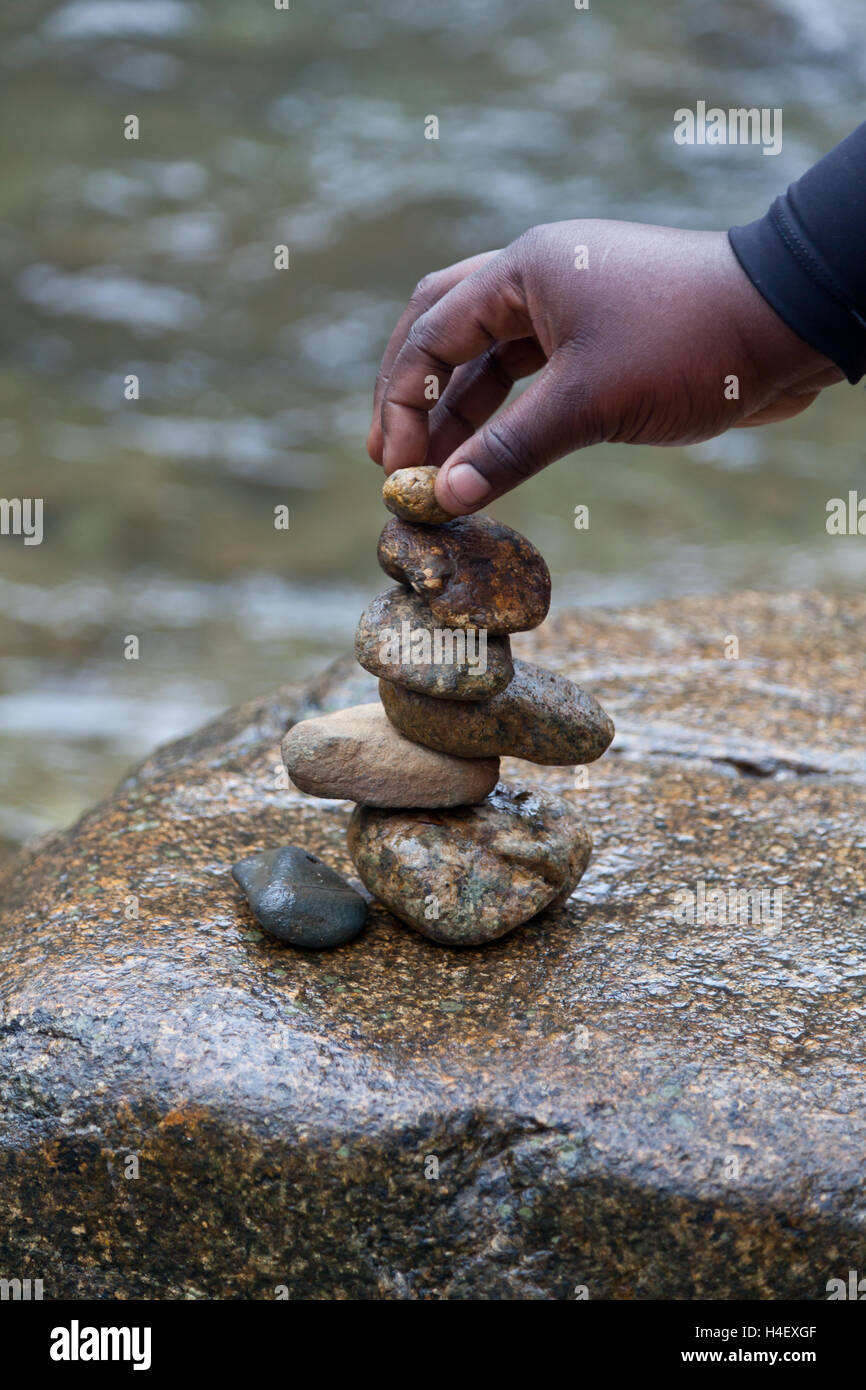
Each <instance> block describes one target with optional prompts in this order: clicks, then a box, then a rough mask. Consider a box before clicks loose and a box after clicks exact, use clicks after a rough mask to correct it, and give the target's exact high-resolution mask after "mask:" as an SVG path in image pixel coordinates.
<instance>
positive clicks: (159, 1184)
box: [0, 594, 866, 1299]
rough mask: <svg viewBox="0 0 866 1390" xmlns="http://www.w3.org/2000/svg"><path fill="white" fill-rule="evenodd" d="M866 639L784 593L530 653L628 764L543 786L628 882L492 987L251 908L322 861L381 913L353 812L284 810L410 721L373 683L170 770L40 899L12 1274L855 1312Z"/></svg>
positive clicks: (26, 1008) (571, 630)
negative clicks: (318, 751)
mask: <svg viewBox="0 0 866 1390" xmlns="http://www.w3.org/2000/svg"><path fill="white" fill-rule="evenodd" d="M730 633H736V634H737V636H738V638H739V644H740V659H739V660H737V661H726V660H724V659H723V652H724V642H725V638H726V636H727V635H728V634H730ZM864 634H866V599H862V598H850V599H845V600H838V601H833V600H830V599H828V598H822V597H817V596H811V597H804V598H794V597H786V596H777V597H771V598H766V597H759V596H756V595H749V594H745V595H739V596H737V595H729V596H726V597H724V598H720V599H700V600H694V601H690V602H677V603H664V604H660V605H658V606H654V607H650V608H643V609H635V610H627V611H621V612H618V613H602V612H594V613H587V614H584V615H583V616H582V617H576V616H574V615H564V616H562V617H560V618H553V619H549V620H548V622H547V623H545V625H544V626H543V627H542V628H540V629H539V630H538V631H537V632H536V633H534V634H532V636H531V637H527V638H523V637H521V638H517V639H515V645H516V646H517V645H518V644H520V654H521V655H523V656H526V657H529V658H530V659H533V660H537V661H540V662H542V663H543V664H545V665H550V666H553V667H554V668H555V669H556V670H557V671H559V672H560V673H561V674H563V675H566V676H569V677H572V678H574V679H575V680H577V681H579V682H580V683H581V684H582V685H585V686H586V687H587V688H588V689H589V690H591V691H593V692H594V693H596V694H597V695H598V696H599V697H600V698H601V699H603V700H604V702H605V705H606V706H608V707H609V708H610V710H611V713H612V714H613V715H614V717H615V719H616V722H617V726H618V737H617V740H616V743H615V744H614V746H613V748H612V749H611V751H610V753H609V754H608V755H607V756H606V757H605V758H603V759H602V760H601V762H599V763H597V764H594V765H593V766H591V767H590V768H589V773H588V775H589V785H588V787H587V788H586V789H584V790H575V789H574V779H573V776H572V774H570V773H568V772H565V771H562V770H558V769H553V770H544V769H541V768H528V767H525V766H523V765H521V766H520V767H519V768H517V767H515V765H514V764H512V765H511V766H510V768H509V767H508V766H506V767H505V768H504V770H503V771H504V775H505V777H506V779H507V780H510V781H515V780H516V781H520V782H523V783H525V784H527V785H530V786H532V787H545V788H547V789H549V790H552V791H554V792H556V793H558V794H559V795H563V796H566V797H569V798H571V799H572V800H573V802H574V804H575V806H577V807H578V808H579V809H580V811H581V813H582V814H583V815H584V816H585V818H586V821H587V823H588V824H589V826H590V827H591V830H592V835H593V840H594V850H593V857H592V860H591V861H590V864H589V868H588V869H587V872H586V874H585V875H584V877H583V879H582V880H581V882H580V884H579V886H578V888H577V890H576V892H575V894H574V895H573V897H572V898H571V899H570V901H569V902H568V904H567V906H565V907H563V908H559V909H553V910H549V911H548V912H547V913H546V914H545V916H544V919H543V920H540V921H539V922H538V924H537V925H534V926H533V927H531V928H526V929H524V930H521V931H518V932H514V933H512V934H511V935H510V936H507V937H505V938H503V940H501V941H497V942H494V943H493V944H492V945H490V946H488V947H485V948H484V949H483V950H479V951H471V952H465V951H464V952H458V951H448V950H443V949H442V947H441V946H438V945H435V944H434V943H432V942H429V941H426V940H425V939H424V937H422V936H420V935H419V934H417V933H415V932H411V931H407V930H406V929H405V928H404V927H403V926H401V925H400V924H399V923H397V922H395V921H394V919H393V918H392V917H391V916H390V915H389V914H388V913H387V912H386V911H384V910H383V909H381V908H379V907H377V906H375V905H374V906H373V907H372V909H371V913H370V918H369V922H368V925H367V927H366V929H365V930H364V932H363V934H362V935H361V936H360V937H358V939H357V940H356V941H354V942H352V943H351V944H350V945H348V946H343V947H340V948H339V949H338V950H336V951H331V952H327V953H311V952H302V951H296V950H294V949H293V948H292V947H290V946H281V945H279V944H278V943H276V942H272V941H270V940H267V939H266V938H265V937H264V935H263V934H262V933H261V932H260V931H259V930H258V929H257V927H256V925H255V922H254V921H253V918H252V916H251V915H250V913H249V910H248V908H247V906H246V903H245V902H244V900H243V897H242V895H241V893H240V891H239V889H238V888H237V886H236V885H235V883H234V882H233V880H232V878H231V874H230V867H231V865H232V864H233V863H234V862H235V860H237V859H239V858H241V857H243V856H244V855H246V854H253V853H256V852H257V851H260V850H262V849H264V848H266V847H268V846H269V845H274V844H283V843H286V842H289V841H291V842H293V843H296V844H302V845H306V846H307V847H308V848H310V849H311V850H312V851H313V853H315V854H318V855H319V856H320V857H321V858H322V859H323V860H324V861H325V862H326V863H329V864H331V865H333V867H334V868H336V869H337V870H338V871H339V872H340V873H343V874H344V875H346V876H347V877H349V878H350V880H351V881H353V882H355V885H356V886H357V880H354V879H353V878H352V874H353V871H352V866H351V864H350V861H349V857H348V850H347V848H346V834H345V832H346V823H347V820H348V814H349V813H348V808H347V807H343V806H339V805H336V804H334V803H331V804H329V803H327V802H318V801H314V800H312V799H311V798H309V797H307V796H303V795H301V794H300V793H298V794H297V795H292V794H291V793H290V794H287V793H286V792H284V791H280V790H278V789H277V788H276V787H275V779H274V765H275V764H279V743H280V739H281V737H282V735H283V733H284V732H285V729H286V726H287V725H288V724H289V723H290V722H291V721H292V720H294V719H299V718H302V717H306V716H309V715H310V714H312V713H317V712H320V711H321V710H323V709H327V708H335V707H337V706H339V705H351V704H357V703H359V702H361V701H362V700H365V699H366V700H369V699H371V698H373V693H374V689H375V687H374V685H373V682H372V681H371V680H370V678H369V677H365V676H364V675H363V674H362V673H360V672H357V674H353V667H352V664H351V663H348V664H347V666H346V668H345V670H346V672H347V675H346V678H345V679H343V678H341V676H340V674H339V673H338V674H336V675H335V674H329V675H328V676H327V677H326V678H323V679H322V680H321V681H320V682H319V683H318V684H317V685H315V686H313V687H311V688H309V689H307V690H306V691H299V690H292V689H288V690H282V691H278V692H277V693H275V694H274V695H271V696H269V697H267V698H264V699H259V700H256V701H254V702H253V703H251V704H249V705H247V706H245V707H243V708H241V709H237V710H234V711H233V712H231V713H230V714H228V715H226V716H225V717H224V718H222V719H219V720H217V721H216V722H215V723H213V724H210V725H208V726H207V727H206V728H205V729H203V730H201V731H200V732H199V733H197V734H196V735H194V736H193V737H192V738H189V739H185V740H183V741H182V742H181V743H178V744H175V745H173V746H172V747H169V748H166V749H164V750H162V751H161V752H159V753H157V754H156V755H154V756H153V757H152V758H150V759H149V760H148V761H147V762H146V763H144V765H143V766H142V767H141V768H139V770H138V771H137V772H136V774H135V775H134V776H133V777H131V778H130V779H129V781H128V782H126V783H125V785H124V786H122V787H121V788H120V789H119V790H118V792H117V793H116V794H115V795H114V796H112V797H110V798H109V799H108V800H107V801H106V802H105V803H104V804H103V805H101V806H98V807H96V808H95V809H94V810H92V811H90V812H89V813H88V814H87V815H85V816H84V817H83V818H82V820H81V821H80V822H79V823H78V825H77V826H75V827H74V828H73V829H72V830H70V831H68V832H66V833H64V834H60V835H55V836H53V837H52V838H50V839H47V840H43V841H42V842H41V843H40V844H38V845H36V846H34V847H33V849H32V850H31V851H30V852H29V853H27V854H25V855H23V856H22V857H20V858H19V859H17V860H16V861H15V862H14V863H13V864H12V865H11V866H10V867H9V868H8V870H7V872H6V874H5V877H4V879H3V883H2V893H0V914H2V915H0V1000H2V1015H0V1019H2V1022H0V1207H2V1211H0V1216H2V1219H0V1271H2V1273H3V1274H4V1276H10V1275H13V1274H18V1275H20V1276H21V1277H26V1276H28V1275H31V1276H34V1277H39V1276H42V1277H44V1279H45V1296H46V1298H57V1297H62V1296H68V1297H82V1296H96V1297H100V1296H102V1297H109V1298H115V1297H118V1298H120V1297H122V1298H136V1297H144V1298H183V1297H190V1298H197V1297H202V1296H210V1297H215V1298H271V1297H272V1296H273V1292H274V1289H275V1288H276V1287H277V1286H278V1285H280V1284H286V1285H287V1286H288V1288H289V1291H290V1293H291V1294H292V1296H293V1297H297V1298H302V1297H313V1298H384V1299H417V1298H432V1299H470V1298H481V1299H491V1298H494V1299H497V1298H507V1299H512V1298H515V1299H569V1298H572V1297H573V1296H574V1290H575V1286H576V1285H577V1284H585V1285H586V1286H587V1287H588V1289H589V1293H590V1296H591V1298H617V1299H629V1298H639V1299H662V1298H699V1299H704V1298H713V1297H720V1298H732V1297H743V1298H758V1299H761V1298H764V1299H766V1298H780V1297H783V1296H787V1297H792V1298H798V1299H816V1298H824V1297H825V1296H826V1294H825V1285H826V1282H827V1280H828V1278H831V1277H834V1276H837V1275H840V1276H842V1277H847V1271H848V1270H849V1269H859V1270H860V1271H861V1273H863V1272H864V1271H866V1228H864V1186H863V1184H864V1178H863V1171H864V1157H863V1156H864V1152H866V1030H864V1026H863V1019H864V1010H866V998H864V992H866V965H864V960H866V943H864V927H863V921H864V890H866V871H864V859H866V855H864V849H866V830H864V804H866V735H864V728H866V719H864V715H866V710H864V683H863V669H864V649H866V643H864ZM700 879H704V880H706V882H707V884H708V885H710V884H713V885H716V886H718V887H722V888H728V887H731V886H739V887H741V888H749V887H758V888H760V887H761V886H762V885H764V886H769V885H779V886H781V887H783V888H784V891H785V909H784V914H783V916H784V920H783V924H782V927H781V929H780V930H777V931H773V930H767V929H766V928H765V927H762V926H761V925H760V924H752V923H748V922H746V923H737V922H736V921H734V922H733V923H730V922H723V923H719V924H713V923H699V924H694V925H691V924H683V923H682V922H681V921H678V920H677V916H676V906H675V903H676V899H675V895H676V894H677V893H678V892H679V891H681V890H684V889H685V890H687V889H693V888H694V886H695V884H696V882H697V881H698V880H700ZM131 897H134V898H135V899H136V900H137V904H138V918H137V919H134V918H131V917H129V916H128V915H127V913H128V912H129V911H130V909H131V904H130V898H131ZM130 1153H134V1154H137V1155H138V1158H139V1168H140V1177H139V1178H138V1179H136V1180H127V1179H125V1178H124V1175H123V1174H124V1160H125V1157H126V1156H127V1155H128V1154H130ZM428 1155H435V1156H437V1157H438V1160H439V1178H438V1180H436V1181H433V1180H430V1179H428V1178H426V1177H425V1159H426V1157H427V1156H428ZM731 1158H736V1160H737V1162H738V1165H739V1176H738V1177H736V1178H734V1177H732V1176H731V1173H732V1171H734V1169H733V1165H732V1164H731V1162H730V1160H731Z"/></svg>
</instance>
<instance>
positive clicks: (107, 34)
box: [42, 0, 200, 40]
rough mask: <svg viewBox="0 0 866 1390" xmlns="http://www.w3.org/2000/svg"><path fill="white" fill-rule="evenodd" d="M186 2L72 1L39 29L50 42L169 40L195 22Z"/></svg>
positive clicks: (194, 9)
mask: <svg viewBox="0 0 866 1390" xmlns="http://www.w3.org/2000/svg"><path fill="white" fill-rule="evenodd" d="M199 17H200V11H199V9H198V6H196V5H190V4H188V3H185V0H147V3H146V4H145V3H144V2H143V0H73V3H72V4H70V5H65V6H64V7H63V8H62V9H60V10H58V11H57V12H56V13H55V14H53V15H51V16H49V18H48V19H46V21H45V23H44V24H43V25H42V33H43V34H44V35H46V37H47V38H49V39H59V40H69V39H115V38H131V37H145V38H170V37H171V36H172V35H175V34H185V33H187V32H188V30H190V29H192V28H193V27H194V26H195V24H196V23H197V22H198V20H199Z"/></svg>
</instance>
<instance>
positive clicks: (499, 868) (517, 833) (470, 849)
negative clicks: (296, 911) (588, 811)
mask: <svg viewBox="0 0 866 1390" xmlns="http://www.w3.org/2000/svg"><path fill="white" fill-rule="evenodd" d="M349 850H350V853H351V855H352V859H353V861H354V864H355V867H356V869H357V870H358V873H359V874H360V875H361V879H362V881H363V882H364V884H365V886H366V887H367V888H368V889H369V890H370V892H371V893H372V894H373V895H374V897H376V898H377V899H378V900H379V902H382V903H384V904H385V906H386V907H388V908H390V910H391V911H392V912H393V913H395V914H396V916H397V917H399V918H400V920H401V921H402V922H406V923H407V924H408V925H409V926H410V927H414V928H415V930H416V931H419V932H421V933H422V934H423V935H424V936H428V937H429V938H430V940H431V941H439V942H442V943H443V944H444V945H446V946H479V945H481V944H482V943H485V942H488V941H495V940H496V939H497V938H498V937H501V936H505V935H506V933H507V932H510V931H513V930H514V928H515V927H519V926H520V925H521V924H522V923H524V922H526V921H528V920H529V918H531V917H534V916H535V914H536V913H538V912H540V911H541V910H542V909H543V908H545V907H548V906H549V905H550V904H551V903H552V902H553V900H554V898H560V897H561V898H562V899H563V900H564V899H565V898H567V897H568V896H569V894H570V893H571V892H572V890H573V889H574V888H575V887H576V885H577V883H578V881H579V879H580V877H581V875H582V873H583V872H584V870H585V868H586V866H587V864H588V863H589V856H590V852H591V850H592V840H591V839H590V836H589V831H588V830H587V828H586V826H585V825H584V823H583V820H582V819H581V816H580V814H579V812H578V811H577V810H576V808H575V807H574V806H573V805H572V804H571V803H570V802H568V801H566V800H565V799H564V798H563V797H560V796H551V795H550V793H549V792H538V791H529V790H526V789H524V790H520V789H518V788H517V787H506V786H505V785H504V784H500V786H499V787H497V789H496V791H495V792H493V793H492V795H491V796H489V797H488V799H487V800H486V801H485V802H484V803H483V805H481V806H462V807H459V808H458V809H456V810H452V811H430V810H426V809H425V810H415V811H377V810H374V809H373V808H372V807H368V806H357V807H356V808H355V811H354V812H353V815H352V819H351V821H350V822H349Z"/></svg>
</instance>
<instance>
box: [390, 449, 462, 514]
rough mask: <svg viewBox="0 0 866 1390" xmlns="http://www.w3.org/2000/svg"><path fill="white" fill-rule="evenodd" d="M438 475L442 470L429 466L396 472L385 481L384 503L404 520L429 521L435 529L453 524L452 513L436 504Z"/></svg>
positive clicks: (400, 469) (402, 469)
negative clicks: (448, 523)
mask: <svg viewBox="0 0 866 1390" xmlns="http://www.w3.org/2000/svg"><path fill="white" fill-rule="evenodd" d="M438 472H439V469H438V468H431V467H428V466H427V465H426V464H425V465H422V466H421V467H420V468H398V470H397V472H396V473H392V474H391V476H390V477H389V478H386V479H385V484H384V486H383V488H382V501H383V502H384V503H385V506H386V507H387V508H388V511H389V512H393V513H394V515H395V516H399V517H401V518H402V519H403V521H420V522H426V523H427V525H432V526H438V525H441V523H442V522H443V521H451V520H452V519H453V518H452V516H451V513H450V512H446V511H445V509H444V508H443V507H440V506H439V503H438V502H437V501H436V475H437V473H438Z"/></svg>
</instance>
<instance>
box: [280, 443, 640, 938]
mask: <svg viewBox="0 0 866 1390" xmlns="http://www.w3.org/2000/svg"><path fill="white" fill-rule="evenodd" d="M435 477H436V469H435V468H428V467H423V468H407V469H402V470H400V471H399V472H397V473H394V474H392V476H391V477H390V478H389V479H388V480H387V482H386V483H385V487H384V493H383V496H384V501H385V504H386V506H387V507H388V508H389V510H390V511H391V512H393V513H394V517H393V519H392V520H390V521H389V522H388V523H387V525H386V526H385V528H384V530H383V531H382V534H381V537H380V539H379V551H378V555H379V563H380V564H381V566H382V568H383V570H384V571H385V573H386V574H388V575H389V576H390V577H391V578H392V579H394V580H396V581H397V582H396V584H395V586H394V587H393V588H390V589H386V591H385V592H384V593H382V594H380V595H379V596H378V597H377V598H375V599H374V600H373V601H372V603H371V604H370V605H369V607H368V608H367V610H366V612H364V613H363V614H362V616H361V620H360V623H359V625H358V631H357V636H356V641H355V652H356V655H357V658H358V661H359V662H360V664H361V665H362V666H363V667H364V668H365V669H366V670H368V671H371V672H372V673H373V674H374V675H376V676H378V677H379V695H380V702H377V703H375V704H369V705H359V706H356V707H355V708H353V709H346V710H340V711H338V712H336V713H332V714H325V715H322V716H319V717H317V718H314V719H307V720H304V721H303V722H302V723H299V724H296V725H295V726H294V727H293V728H292V729H291V730H290V731H289V733H288V734H287V735H286V738H285V740H284V742H283V758H284V761H285V764H286V767H287V768H288V771H289V774H290V776H291V778H292V781H293V782H294V784H295V786H297V787H299V788H300V789H301V790H302V791H305V792H309V793H310V794H311V795H313V796H320V797H327V798H338V799H341V800H350V801H354V802H356V803H357V805H356V807H355V810H354V812H353V815H352V818H351V821H350V824H349V831H348V837H349V849H350V852H351V855H352V858H353V860H354V862H355V866H356V868H357V871H358V874H359V875H360V877H361V880H362V882H363V883H364V885H365V886H366V888H367V889H368V890H369V892H370V893H371V894H372V895H373V896H374V897H375V898H377V899H378V900H379V901H380V902H382V903H384V904H385V905H386V906H387V907H388V908H389V909H390V911H391V912H392V913H394V915H395V916H396V917H398V918H399V919H400V920H401V921H403V922H405V923H406V924H407V925H408V926H410V927H413V928H415V930H416V931H419V932H422V933H423V934H424V935H425V936H427V937H430V938H431V939H432V940H434V941H439V942H443V943H445V944H447V945H452V946H471V945H478V944H480V943H482V942H485V941H491V940H493V939H495V938H496V937H500V936H503V935H505V933H506V932H509V931H511V930H513V928H515V927H517V926H519V925H520V924H521V923H522V922H525V921H527V920H528V919H529V918H530V917H534V916H535V914H536V913H538V912H540V911H541V910H542V909H544V908H546V907H550V906H551V905H554V904H557V903H560V902H563V901H565V899H566V898H568V897H569V896H570V894H571V893H572V892H573V890H574V888H575V885H576V884H577V882H578V880H579V879H580V877H581V875H582V874H583V872H584V870H585V868H586V865H587V863H588V861H589V856H590V850H591V840H590V836H589V833H588V831H587V829H586V827H585V825H584V823H583V820H582V818H581V817H580V816H579V815H578V813H577V812H576V810H575V809H574V807H573V806H572V804H571V803H570V802H569V801H567V800H565V799H563V798H560V797H556V796H552V795H550V794H548V793H544V792H541V791H528V790H521V789H519V788H515V787H510V786H506V785H504V784H503V783H501V782H500V781H499V759H500V757H504V756H510V757H515V758H525V759H527V760H528V761H530V762H535V763H545V764H553V765H565V766H574V765H575V764H578V763H588V762H592V761H593V760H594V759H595V758H598V757H600V756H601V754H602V753H603V752H604V751H605V749H606V748H607V746H608V744H609V743H610V741H611V739H612V738H613V732H614V730H613V724H612V722H611V720H610V719H609V717H608V716H607V714H605V712H604V710H603V709H602V708H601V706H600V705H599V704H598V703H597V702H596V701H595V700H594V699H593V698H592V696H590V695H587V694H586V693H585V692H584V691H582V690H580V689H579V688H578V687H577V686H576V685H573V684H572V683H571V681H568V680H565V679H564V678H563V677H561V676H557V675H555V674H554V673H553V672H550V671H546V670H544V669H543V668H541V667H539V666H534V665H531V664H530V663H529V662H525V661H518V660H515V659H514V658H513V657H512V654H511V643H510V634H511V633H514V632H523V631H527V630H529V629H530V628H534V627H536V626H537V625H538V624H539V623H541V622H542V621H543V619H544V618H545V616H546V614H547V610H548V607H549V604H550V574H549V572H548V569H547V565H546V564H545V562H544V560H543V559H542V557H541V555H540V554H539V553H538V551H537V550H536V549H535V547H534V546H533V545H531V544H530V543H529V541H527V540H526V539H525V538H524V537H523V536H521V535H519V534H518V533H517V532H516V531H512V530H511V529H510V528H509V527H507V526H503V525H501V524H500V523H499V522H497V521H494V520H492V519H491V518H490V517H486V516H477V515H476V516H468V517H456V518H452V517H449V516H448V514H447V513H445V512H443V511H442V510H441V508H440V507H439V506H438V504H437V502H436V499H435V495H434V485H435ZM300 852H301V851H297V853H300ZM321 867H322V868H324V866H321ZM335 877H336V876H335ZM343 939H345V938H343Z"/></svg>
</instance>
